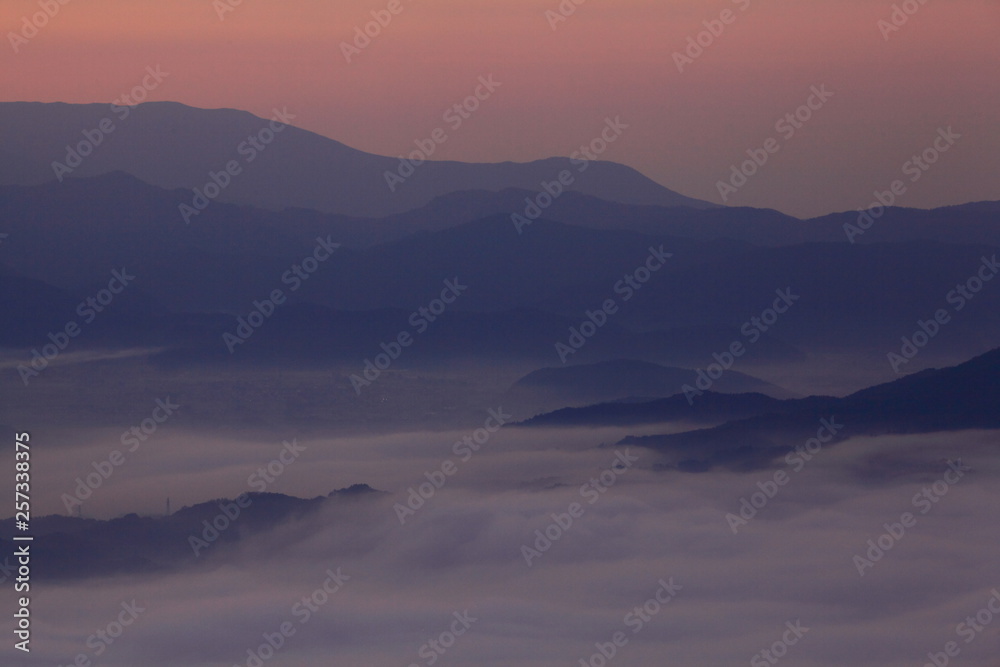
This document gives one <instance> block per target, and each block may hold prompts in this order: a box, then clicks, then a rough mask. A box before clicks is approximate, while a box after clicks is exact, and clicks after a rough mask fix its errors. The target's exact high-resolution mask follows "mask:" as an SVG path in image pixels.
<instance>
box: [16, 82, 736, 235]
mask: <svg viewBox="0 0 1000 667" xmlns="http://www.w3.org/2000/svg"><path fill="white" fill-rule="evenodd" d="M126 111H127V112H128V113H127V114H126ZM277 111H279V112H282V113H278V114H274V116H268V117H267V118H261V117H257V116H254V115H253V114H250V113H248V112H245V111H237V110H234V109H197V108H194V107H189V106H186V105H183V104H178V103H175V102H147V103H144V104H141V105H138V106H136V107H127V108H123V107H118V108H117V109H112V107H111V106H110V105H106V104H63V103H52V104H43V103H38V102H6V103H0V146H2V147H3V149H2V152H0V164H2V165H3V167H2V169H0V184H17V185H29V184H39V183H44V182H47V181H50V180H53V179H54V178H55V177H56V174H55V170H54V169H53V167H52V163H53V162H60V163H64V164H65V163H66V160H67V155H68V154H69V153H70V152H71V150H72V149H73V148H74V147H76V146H77V145H78V144H79V143H80V142H81V141H84V142H85V141H88V139H87V136H86V135H85V134H84V132H89V133H90V136H91V137H94V139H93V140H90V142H91V143H97V138H100V141H99V144H98V145H96V146H94V147H93V150H92V151H91V152H90V154H89V155H87V156H85V157H83V159H82V161H81V162H80V165H79V166H78V167H76V168H75V169H73V171H72V173H71V174H69V175H68V176H67V177H70V176H75V177H80V176H96V175H100V174H106V173H109V172H112V171H124V172H126V173H129V174H132V175H133V176H135V177H136V178H139V179H141V180H143V181H145V182H146V183H149V184H151V185H157V186H160V187H163V188H166V189H174V188H185V189H188V190H192V189H195V188H199V189H200V188H203V187H204V186H205V185H206V184H207V183H209V182H211V177H210V172H216V173H218V172H219V171H220V170H223V171H224V170H225V168H226V164H227V163H228V162H229V161H231V160H235V161H237V162H238V163H239V164H240V165H241V171H240V172H239V174H238V175H236V176H234V177H233V178H232V180H231V182H229V183H228V184H227V185H226V187H225V188H224V189H223V190H222V192H221V194H219V196H218V199H219V200H220V201H227V202H233V203H241V204H253V205H256V206H260V207H263V208H268V209H273V210H282V209H285V208H290V207H299V208H308V209H314V210H317V211H323V212H327V213H341V214H345V215H354V216H370V217H381V216H385V215H389V214H392V213H400V212H403V211H407V210H410V209H413V208H416V207H418V206H422V205H424V204H427V203H428V202H430V201H431V200H432V199H433V198H434V197H437V196H439V195H443V194H447V193H449V192H456V191H461V190H476V189H483V190H502V189H504V188H521V189H525V190H531V191H536V192H538V191H540V190H541V189H542V185H541V184H542V181H545V182H551V181H553V180H558V176H559V173H560V172H561V171H562V170H566V169H570V170H572V173H573V174H574V181H573V182H572V183H571V184H570V185H569V186H567V187H568V188H569V189H571V190H575V191H579V192H583V193H586V194H591V195H595V196H598V197H601V198H603V199H608V200H611V201H622V202H626V203H636V204H658V205H663V206H691V207H695V208H711V207H716V206H717V205H715V204H710V203H708V202H703V201H700V200H697V199H692V198H689V197H684V196H683V195H680V194H677V193H675V192H672V191H671V190H668V189H667V188H664V187H663V186H661V185H658V184H657V183H655V182H653V181H652V180H650V179H648V178H646V177H645V176H643V175H642V174H640V173H639V172H637V171H635V170H634V169H631V168H630V167H626V166H623V165H619V164H615V163H612V162H599V161H593V162H589V163H588V164H587V167H586V169H585V170H582V171H581V170H580V169H579V166H578V165H577V164H576V163H571V162H570V159H569V158H549V159H545V160H538V161H535V162H529V163H513V162H505V163H498V164H477V163H464V162H447V161H431V162H426V163H424V164H422V165H420V166H419V167H418V168H416V169H415V170H414V173H413V174H412V175H411V176H409V177H408V178H407V179H406V180H405V182H404V183H402V184H398V185H396V187H395V191H393V190H390V188H389V185H388V183H387V180H386V176H385V174H386V172H389V173H396V171H397V169H398V168H399V166H400V164H399V160H398V159H397V158H391V157H383V156H379V155H373V154H370V153H365V152H363V151H359V150H357V149H354V148H351V147H349V146H346V145H344V144H342V143H340V142H338V141H334V140H332V139H327V138H325V137H322V136H320V135H317V134H314V133H312V132H308V131H306V130H302V129H299V128H297V127H295V126H294V123H295V120H294V115H292V116H291V117H288V116H286V115H284V113H285V112H286V111H287V110H277ZM288 113H291V114H294V110H292V111H290V112H288ZM272 117H277V118H279V120H281V119H284V120H286V121H289V122H290V125H288V126H287V127H284V128H283V129H281V130H279V131H278V132H277V133H274V132H273V131H272V130H270V128H271V127H272V126H271V124H270V121H271V119H272ZM102 122H104V127H113V130H112V131H110V132H106V133H105V132H102V131H101V130H100V128H101V127H102V125H101V124H102ZM109 123H110V125H109ZM262 130H268V131H271V132H272V134H271V135H266V134H265V137H264V138H265V140H266V139H267V138H268V136H270V137H271V140H270V142H269V143H263V142H261V141H259V140H258V144H260V148H257V147H254V145H253V143H252V142H251V143H247V142H248V138H250V137H257V136H258V135H259V133H260V132H261V131H262ZM95 132H96V134H95ZM241 146H242V147H243V152H240V148H241ZM67 147H69V148H70V150H67ZM401 150H403V151H404V152H406V153H409V152H410V151H411V150H412V147H411V146H407V147H401ZM251 156H252V157H251Z"/></svg>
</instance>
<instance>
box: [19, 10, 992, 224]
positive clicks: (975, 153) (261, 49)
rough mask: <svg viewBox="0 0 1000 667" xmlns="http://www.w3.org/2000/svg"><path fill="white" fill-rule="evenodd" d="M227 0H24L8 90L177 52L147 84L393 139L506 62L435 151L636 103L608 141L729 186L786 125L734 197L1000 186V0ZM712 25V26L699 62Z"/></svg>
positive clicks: (554, 132) (486, 155) (518, 156)
mask: <svg viewBox="0 0 1000 667" xmlns="http://www.w3.org/2000/svg"><path fill="white" fill-rule="evenodd" d="M229 2H236V0H218V1H217V2H214V3H213V1H212V0H171V2H169V3H166V2H163V3H158V2H149V1H146V0H144V1H136V0H128V1H126V0H87V2H82V1H81V0H70V1H69V2H67V3H66V4H65V5H58V11H57V12H56V13H55V15H54V16H52V17H51V18H47V20H46V21H45V23H46V24H45V25H44V26H43V27H42V28H40V29H39V30H38V31H37V34H36V35H34V36H33V37H31V38H30V39H25V40H23V41H20V42H17V43H15V42H12V39H11V36H10V35H11V33H12V32H21V31H23V30H24V21H25V20H26V19H25V17H30V16H32V15H33V14H36V13H38V12H39V11H41V9H40V5H39V0H5V1H4V2H3V3H2V4H0V28H2V30H3V34H4V36H5V41H6V42H7V44H5V45H4V46H3V47H2V49H0V54H2V55H0V63H2V65H0V100H3V101H44V102H56V101H61V102H72V103H84V102H110V101H111V100H113V99H116V98H118V97H119V96H121V95H122V94H125V93H127V92H128V91H129V90H130V89H132V88H133V87H134V86H136V85H138V84H140V83H141V81H142V78H143V76H144V73H145V72H144V71H145V69H146V67H147V66H154V67H155V66H157V65H159V66H160V67H161V68H162V71H164V72H166V73H168V76H166V77H165V79H164V80H163V82H162V83H161V84H159V85H158V86H157V87H156V88H155V89H154V90H152V91H150V92H149V93H148V97H147V99H148V100H172V101H177V102H182V103H185V104H189V105H192V106H196V107H204V108H219V107H228V108H238V109H244V110H247V111H250V112H253V113H255V114H258V115H260V116H264V117H269V116H270V114H271V110H272V109H273V108H275V107H279V108H281V107H287V109H288V110H289V111H291V112H292V113H294V114H295V115H296V121H295V122H296V124H298V125H299V126H300V127H303V128H305V129H308V130H312V131H315V132H317V133H319V134H322V135H325V136H328V137H331V138H333V139H337V140H339V141H342V142H343V143H346V144H348V145H350V146H353V147H355V148H358V149H361V150H365V151H368V152H372V153H378V154H384V155H393V156H394V155H399V154H401V153H403V152H408V151H409V150H412V146H413V142H414V141H415V140H421V139H426V138H427V137H428V136H430V134H431V133H432V132H433V131H434V130H435V129H436V128H438V127H447V124H446V123H445V122H444V120H443V114H444V112H445V111H446V110H447V109H448V108H450V107H452V105H454V104H456V103H461V102H462V101H463V100H464V99H465V98H466V97H468V96H469V95H471V94H473V93H474V91H475V89H476V86H477V80H478V78H479V77H480V76H484V77H489V76H490V75H492V77H493V80H494V81H497V82H499V84H500V85H499V86H498V87H497V88H496V90H495V91H494V92H493V94H492V95H490V97H489V98H488V99H486V100H483V101H482V102H481V103H480V104H479V108H478V109H476V110H475V112H473V113H471V114H470V116H469V118H468V119H466V121H465V122H464V123H463V125H462V126H461V127H460V128H458V129H457V130H455V131H453V132H450V133H449V137H448V141H447V142H446V143H445V144H443V145H441V146H439V147H438V150H437V151H436V154H435V155H434V157H435V158H438V159H452V160H463V161H483V162H500V161H506V160H512V161H528V160H533V159H539V158H543V157H549V156H553V155H568V154H570V153H572V152H573V151H574V150H576V149H577V148H578V147H579V146H580V145H583V144H587V143H590V142H591V140H592V139H594V138H596V137H597V136H598V135H599V133H600V130H601V128H602V126H603V124H604V122H605V119H606V118H608V117H611V118H616V117H620V118H621V121H622V122H624V123H626V124H627V125H628V126H629V128H628V130H626V131H625V133H624V135H623V136H622V138H621V140H619V141H618V142H616V143H615V144H614V145H613V146H611V147H609V148H608V150H607V151H606V152H605V153H604V154H602V155H601V157H602V158H603V159H608V160H612V161H616V162H621V163H624V164H627V165H630V166H632V167H634V168H636V169H638V170H640V171H642V172H643V173H644V174H646V175H648V176H649V177H650V178H652V179H654V180H656V181H657V182H659V183H661V184H663V185H665V186H666V187H669V188H671V189H674V190H677V191H679V192H681V193H682V194H685V195H688V196H693V197H698V198H702V199H706V200H709V201H714V202H717V203H723V199H722V196H723V195H722V193H721V192H720V188H719V181H721V180H724V179H727V178H729V177H730V175H731V168H732V167H733V165H739V164H740V163H742V162H743V161H744V160H747V159H748V155H747V151H757V150H758V149H761V147H762V146H764V144H765V142H766V141H767V140H768V139H769V138H774V139H775V140H776V141H777V150H776V151H772V153H770V154H768V155H767V158H768V159H767V162H765V163H764V164H763V165H762V166H760V167H758V168H757V169H756V173H754V174H753V175H752V176H751V177H750V178H748V179H747V182H746V183H745V184H741V185H739V187H736V188H735V192H733V191H728V192H727V194H726V200H725V203H726V204H728V205H737V206H743V205H746V206H756V207H768V208H775V209H778V210H781V211H784V212H786V213H790V214H793V215H797V216H814V215H822V214H825V213H829V212H833V211H842V210H853V209H858V208H863V207H867V206H869V205H870V204H872V203H873V201H874V192H875V191H876V190H878V191H884V190H887V189H889V187H890V185H891V184H892V182H893V181H894V180H896V179H901V180H904V182H905V183H906V185H907V188H906V191H905V193H904V194H902V195H900V196H899V198H898V199H899V201H897V202H896V203H898V204H900V205H903V206H914V207H933V206H941V205H950V204H958V203H964V202H969V201H982V200H996V199H1000V195H998V193H997V183H996V179H995V174H996V172H997V169H998V167H1000V132H998V131H997V129H996V123H995V116H994V114H995V110H996V109H997V107H998V103H1000V83H998V82H1000V77H997V76H996V66H997V63H998V62H1000V42H998V40H996V35H997V34H998V32H1000V3H997V2H995V1H993V0H951V1H949V2H927V3H926V4H923V5H919V4H918V3H917V2H916V0H910V2H908V3H902V4H904V5H907V8H908V9H910V10H911V11H913V10H914V8H916V9H915V11H913V13H912V14H910V15H908V14H905V12H903V8H902V7H901V6H898V9H897V23H900V24H901V25H899V26H898V29H893V30H891V31H890V30H888V29H886V28H884V27H883V28H881V29H880V27H879V21H886V22H890V21H891V20H892V15H893V12H894V5H893V3H891V2H882V1H877V0H874V1H873V0H834V1H825V2H822V3H820V2H803V1H798V2H796V1H792V0H767V1H764V0H711V1H706V0H667V1H661V2H653V1H651V0H615V1H614V2H611V0H585V1H584V2H583V3H582V4H579V5H576V4H573V3H572V2H571V0H565V2H564V3H563V6H564V7H573V8H574V11H573V13H572V14H571V15H569V16H567V17H563V16H561V15H559V14H557V12H559V2H557V1H556V0H504V2H502V3H501V2H498V1H496V0H492V1H482V0H437V1H434V0H399V4H398V5H396V6H395V7H396V9H398V10H399V12H398V13H397V14H394V15H393V14H388V13H385V12H386V8H387V7H388V6H389V5H390V2H389V0H342V1H339V2H336V3H331V2H326V1H325V0H282V1H281V2H276V1H271V2H268V1H267V0H243V1H242V2H241V3H240V4H238V5H235V6H231V5H229V4H228V3H229ZM43 4H44V3H43ZM53 4H55V3H53ZM224 9H228V10H231V11H224ZM372 12H376V13H378V12H383V14H382V15H383V20H384V17H385V16H389V17H391V20H390V21H388V22H387V25H385V26H384V27H381V28H380V30H379V33H378V34H377V35H376V36H375V37H374V38H372V39H371V40H370V43H369V44H368V45H367V46H366V47H365V48H363V49H358V51H357V52H356V53H351V54H350V56H351V57H350V62H348V58H347V57H345V55H344V52H343V47H342V43H346V42H350V41H351V40H353V39H354V37H355V28H356V27H360V26H364V24H365V23H367V22H370V21H372V20H373V16H372ZM546 12H551V13H550V14H548V15H547V14H546ZM725 12H728V13H725ZM553 16H559V18H560V19H561V18H565V19H566V20H564V21H562V20H560V21H555V20H553V19H552V17H553ZM901 16H905V18H906V20H905V22H903V21H902V20H901V19H900V18H899V17H901ZM720 18H722V19H728V20H729V23H728V24H727V23H723V22H722V21H720ZM27 20H30V18H29V19H27ZM705 22H708V25H709V26H710V27H713V28H714V29H715V31H716V32H718V33H719V34H718V35H710V34H709V33H708V32H706V31H707V30H708V29H709V28H707V27H706V25H705ZM885 25H891V24H890V23H884V24H883V26H885ZM896 27H897V26H895V25H893V28H896ZM373 32H374V31H373ZM699 33H704V34H703V35H701V39H702V42H703V43H705V44H707V46H705V47H704V48H703V49H702V52H701V53H700V54H698V52H697V51H691V53H692V54H694V55H696V57H694V58H691V59H690V60H689V61H687V62H681V63H680V65H679V64H678V62H679V61H678V56H676V55H675V54H678V53H683V52H684V51H685V49H686V48H688V44H689V42H688V39H689V38H692V39H694V40H696V39H697V38H698V36H699ZM15 47H16V48H15ZM813 86H816V87H818V88H819V87H822V86H826V90H828V91H829V92H830V93H832V95H831V96H829V97H828V99H827V100H825V101H824V102H823V103H822V104H821V105H817V106H818V107H819V108H817V109H814V110H812V111H811V113H810V114H809V115H810V116H811V117H810V118H809V120H808V121H806V122H804V123H802V124H801V127H800V128H797V129H796V131H795V133H794V135H792V136H788V133H787V132H785V133H782V132H779V131H777V128H776V123H777V122H778V121H779V120H780V119H782V118H783V117H784V116H785V115H786V114H787V113H789V112H794V111H795V110H796V109H798V108H799V107H800V106H801V105H803V104H806V103H807V101H808V100H809V97H810V94H811V93H810V90H811V87H813ZM948 127H951V128H952V130H953V132H954V133H955V134H957V135H960V137H961V138H959V139H957V140H955V141H954V142H953V145H951V146H950V148H949V150H948V152H947V153H944V154H941V155H940V156H938V159H937V161H936V162H935V163H934V164H933V165H928V167H929V168H928V169H927V170H926V171H922V172H921V174H920V178H919V180H916V181H911V180H910V178H912V176H908V175H905V174H904V173H903V167H904V163H906V162H907V160H909V159H910V158H911V157H912V156H913V155H915V154H917V155H919V154H920V153H922V152H923V151H924V150H925V149H928V148H930V147H931V146H933V142H934V140H935V137H936V136H937V133H938V130H939V129H941V128H948ZM773 146H774V144H772V148H773ZM757 154H758V155H760V153H759V152H758V153H757ZM748 169H749V168H748Z"/></svg>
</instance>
